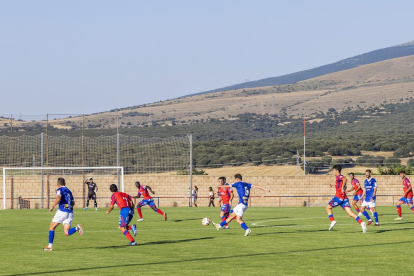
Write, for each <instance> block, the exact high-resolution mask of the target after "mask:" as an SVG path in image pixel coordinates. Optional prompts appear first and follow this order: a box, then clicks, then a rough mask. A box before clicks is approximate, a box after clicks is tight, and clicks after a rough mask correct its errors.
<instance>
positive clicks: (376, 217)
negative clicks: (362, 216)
mask: <svg viewBox="0 0 414 276" xmlns="http://www.w3.org/2000/svg"><path fill="white" fill-rule="evenodd" d="M374 218H375V223H376V224H378V214H377V212H375V213H374Z"/></svg>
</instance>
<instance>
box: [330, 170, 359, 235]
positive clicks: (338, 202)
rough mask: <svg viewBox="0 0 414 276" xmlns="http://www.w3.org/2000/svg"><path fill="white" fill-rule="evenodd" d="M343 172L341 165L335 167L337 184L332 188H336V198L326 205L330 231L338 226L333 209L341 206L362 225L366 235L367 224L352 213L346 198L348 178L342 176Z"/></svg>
mask: <svg viewBox="0 0 414 276" xmlns="http://www.w3.org/2000/svg"><path fill="white" fill-rule="evenodd" d="M341 171H342V167H341V165H334V166H333V172H334V175H335V184H334V185H330V186H331V187H335V190H336V193H335V197H334V198H333V199H332V200H331V201H330V202H329V203H328V205H326V213H328V217H329V220H330V221H331V225H330V226H329V231H330V230H332V229H333V228H334V226H335V224H336V221H335V219H334V217H333V213H332V209H333V208H335V207H337V206H341V207H342V209H344V210H345V211H346V212H347V213H348V215H349V216H350V217H353V218H354V219H355V220H356V221H357V222H358V223H359V224H360V225H361V227H362V232H363V233H365V232H366V231H367V226H366V223H365V222H363V221H362V220H361V219H360V218H359V217H358V216H357V215H355V214H354V213H353V212H352V210H351V206H350V205H349V200H348V197H347V196H346V177H345V176H343V175H342V174H341Z"/></svg>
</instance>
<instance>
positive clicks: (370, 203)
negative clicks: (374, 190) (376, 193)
mask: <svg viewBox="0 0 414 276" xmlns="http://www.w3.org/2000/svg"><path fill="white" fill-rule="evenodd" d="M362 206H364V207H369V208H375V200H374V201H365V200H364V202H362V204H361V207H362Z"/></svg>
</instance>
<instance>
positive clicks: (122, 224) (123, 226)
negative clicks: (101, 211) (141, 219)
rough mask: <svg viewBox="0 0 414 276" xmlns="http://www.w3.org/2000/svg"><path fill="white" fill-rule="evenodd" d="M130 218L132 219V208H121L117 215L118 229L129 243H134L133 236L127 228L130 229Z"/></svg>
mask: <svg viewBox="0 0 414 276" xmlns="http://www.w3.org/2000/svg"><path fill="white" fill-rule="evenodd" d="M131 219H132V210H131V209H130V208H122V210H121V212H120V215H119V226H118V229H119V230H120V231H121V232H122V233H123V234H124V236H125V237H126V238H127V239H128V240H129V241H130V243H129V245H136V242H135V240H134V238H133V237H132V236H131V234H130V233H129V232H128V230H132V227H131V226H129V225H128V224H129V222H130V220H131Z"/></svg>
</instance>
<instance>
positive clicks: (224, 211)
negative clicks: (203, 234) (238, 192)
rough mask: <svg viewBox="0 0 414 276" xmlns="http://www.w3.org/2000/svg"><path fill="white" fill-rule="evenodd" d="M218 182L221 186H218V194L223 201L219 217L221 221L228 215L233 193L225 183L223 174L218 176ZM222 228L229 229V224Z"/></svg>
mask: <svg viewBox="0 0 414 276" xmlns="http://www.w3.org/2000/svg"><path fill="white" fill-rule="evenodd" d="M218 182H219V184H220V185H221V186H222V187H219V188H218V195H219V196H220V200H221V201H222V202H223V206H222V207H221V210H220V217H221V221H224V220H226V219H227V218H228V217H229V215H230V212H231V204H232V201H233V197H234V194H233V190H232V189H231V186H230V185H228V184H227V183H226V178H225V177H224V176H222V177H219V179H218ZM226 184H227V185H226ZM223 229H229V226H228V225H227V224H226V225H225V226H224V228H223Z"/></svg>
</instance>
